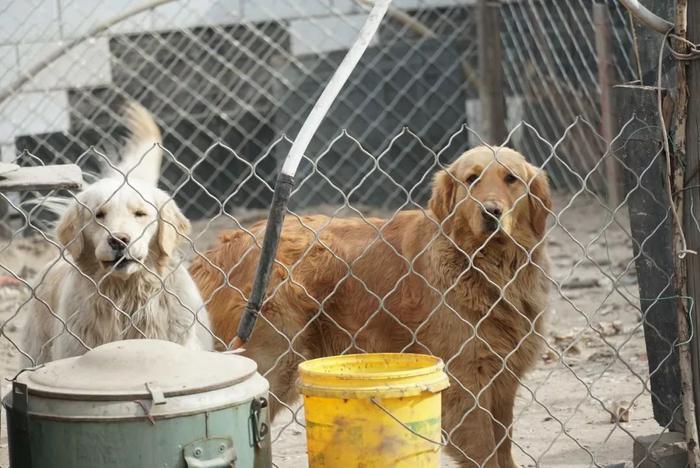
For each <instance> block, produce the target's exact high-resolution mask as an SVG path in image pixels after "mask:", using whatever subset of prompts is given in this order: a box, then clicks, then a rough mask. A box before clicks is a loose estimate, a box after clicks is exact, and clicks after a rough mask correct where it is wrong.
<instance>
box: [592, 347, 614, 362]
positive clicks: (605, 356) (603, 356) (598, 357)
mask: <svg viewBox="0 0 700 468" xmlns="http://www.w3.org/2000/svg"><path fill="white" fill-rule="evenodd" d="M613 359H615V353H614V352H613V350H611V349H602V350H599V351H596V352H594V353H592V354H591V355H590V356H588V360H589V361H591V362H601V361H611V360H613Z"/></svg>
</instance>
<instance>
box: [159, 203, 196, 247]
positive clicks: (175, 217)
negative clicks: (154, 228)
mask: <svg viewBox="0 0 700 468" xmlns="http://www.w3.org/2000/svg"><path fill="white" fill-rule="evenodd" d="M189 233H190V221H189V220H188V219H187V218H186V217H185V215H183V214H182V211H180V208H178V206H177V204H176V203H175V200H172V199H171V198H170V197H169V196H168V195H167V194H166V193H165V192H162V191H160V190H159V191H158V234H157V240H158V247H159V248H160V250H162V251H163V253H164V254H165V255H166V256H168V257H170V256H172V254H173V252H175V249H176V248H177V246H178V244H179V243H180V240H181V239H182V236H187V235H189Z"/></svg>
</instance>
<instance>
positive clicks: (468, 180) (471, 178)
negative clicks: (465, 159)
mask: <svg viewBox="0 0 700 468" xmlns="http://www.w3.org/2000/svg"><path fill="white" fill-rule="evenodd" d="M478 178H479V176H478V175H476V174H472V175H470V176H469V177H467V185H471V184H473V183H474V182H476V179H478Z"/></svg>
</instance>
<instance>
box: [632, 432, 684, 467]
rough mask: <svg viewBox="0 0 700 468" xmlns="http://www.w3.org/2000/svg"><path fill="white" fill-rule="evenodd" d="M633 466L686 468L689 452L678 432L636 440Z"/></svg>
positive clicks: (681, 435)
mask: <svg viewBox="0 0 700 468" xmlns="http://www.w3.org/2000/svg"><path fill="white" fill-rule="evenodd" d="M633 453H634V457H633V462H634V463H633V465H634V466H635V467H637V468H685V467H686V466H687V465H688V452H687V450H686V444H685V438H684V436H683V434H680V433H678V432H664V433H663V434H655V435H650V436H644V437H637V438H636V439H634V449H633Z"/></svg>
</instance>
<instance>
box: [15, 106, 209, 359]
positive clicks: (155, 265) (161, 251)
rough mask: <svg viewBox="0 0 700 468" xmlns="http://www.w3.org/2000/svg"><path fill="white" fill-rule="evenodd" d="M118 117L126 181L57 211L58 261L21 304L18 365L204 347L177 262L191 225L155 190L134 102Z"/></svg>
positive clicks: (193, 301) (141, 112) (204, 331)
mask: <svg viewBox="0 0 700 468" xmlns="http://www.w3.org/2000/svg"><path fill="white" fill-rule="evenodd" d="M127 116H128V117H129V123H130V127H131V139H130V140H129V142H128V143H127V145H126V147H125V148H126V152H125V155H124V156H123V158H122V163H121V165H120V166H119V168H118V169H119V170H120V171H123V172H122V173H123V174H127V173H128V182H127V180H126V178H125V177H124V175H122V174H120V175H119V176H113V177H107V178H104V179H101V180H99V181H97V182H95V183H94V184H92V185H90V186H89V187H87V188H86V189H85V190H83V191H82V192H81V193H79V194H78V195H77V196H76V197H75V199H74V200H72V201H71V202H70V203H69V204H68V206H67V208H66V209H65V211H64V212H63V213H62V215H61V217H60V219H59V221H58V225H57V229H56V237H57V240H58V243H59V244H60V246H61V255H60V256H59V258H58V259H56V261H55V262H54V263H53V264H51V265H50V266H49V267H48V268H47V269H46V270H45V271H44V272H43V273H41V274H40V275H39V277H38V282H37V284H36V285H35V287H34V293H35V295H34V297H33V299H32V301H31V302H30V303H28V305H27V307H28V308H29V311H28V312H29V313H28V316H27V319H26V322H25V326H24V331H23V347H22V349H23V351H24V352H25V353H26V354H27V355H26V356H25V358H26V360H25V362H24V365H32V364H34V365H36V364H40V363H43V362H47V361H51V360H55V359H61V358H65V357H70V356H75V355H79V354H82V353H84V352H85V351H87V350H88V349H89V348H93V347H95V346H98V345H101V344H104V343H107V342H110V341H115V340H121V339H128V338H144V337H145V338H155V339H164V340H170V341H174V342H177V343H181V344H184V345H186V346H189V347H192V348H197V349H213V338H212V336H211V334H210V333H209V332H208V328H209V321H208V315H207V313H206V310H205V307H204V304H203V302H202V298H201V296H200V294H199V291H198V289H197V287H196V285H195V284H194V282H193V281H192V278H191V277H190V275H189V273H188V272H187V269H186V268H185V267H184V266H183V265H182V262H181V261H180V260H179V258H178V256H177V254H176V252H177V247H178V244H179V243H180V241H181V239H183V238H184V236H186V235H187V234H188V233H189V230H190V223H189V221H188V220H187V218H185V216H184V215H183V214H182V213H181V212H180V210H179V208H178V207H177V205H176V204H175V202H174V201H173V200H172V197H170V196H169V195H168V194H167V193H165V192H164V191H162V190H159V189H157V188H156V187H155V185H154V182H156V181H157V177H156V176H155V175H154V174H153V171H159V169H160V152H161V149H160V146H158V144H159V143H160V132H159V131H158V127H157V126H156V124H155V122H154V121H153V119H152V117H151V116H150V114H149V113H148V112H147V111H146V110H145V109H143V108H142V107H140V106H139V105H138V104H135V103H132V104H130V105H129V106H128V107H127ZM154 129H155V130H154ZM157 143H158V144H157ZM151 153H153V154H151ZM20 313H22V311H21V310H20Z"/></svg>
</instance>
